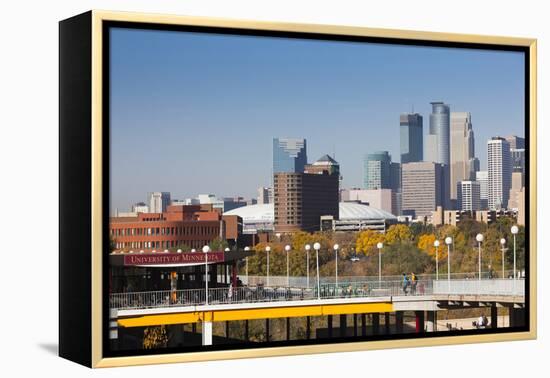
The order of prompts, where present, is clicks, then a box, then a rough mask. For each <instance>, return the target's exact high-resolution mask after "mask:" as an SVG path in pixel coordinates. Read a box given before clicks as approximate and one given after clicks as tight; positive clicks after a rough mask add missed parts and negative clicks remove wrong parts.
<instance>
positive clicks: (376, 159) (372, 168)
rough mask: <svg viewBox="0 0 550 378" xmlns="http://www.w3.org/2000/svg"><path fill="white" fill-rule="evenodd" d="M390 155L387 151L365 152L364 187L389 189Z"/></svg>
mask: <svg viewBox="0 0 550 378" xmlns="http://www.w3.org/2000/svg"><path fill="white" fill-rule="evenodd" d="M390 170H391V156H390V154H389V153H388V151H377V152H374V153H370V154H367V155H366V156H365V161H364V173H363V174H364V176H363V186H364V187H365V189H391V172H390Z"/></svg>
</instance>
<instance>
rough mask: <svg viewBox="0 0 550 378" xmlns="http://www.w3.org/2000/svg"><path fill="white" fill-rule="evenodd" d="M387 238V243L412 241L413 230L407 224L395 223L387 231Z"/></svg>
mask: <svg viewBox="0 0 550 378" xmlns="http://www.w3.org/2000/svg"><path fill="white" fill-rule="evenodd" d="M385 239H386V243H387V244H400V243H404V242H410V241H411V240H412V234H411V230H410V228H409V227H408V226H407V225H405V224H394V225H392V226H390V228H388V231H386V237H385Z"/></svg>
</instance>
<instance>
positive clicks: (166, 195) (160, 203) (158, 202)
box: [148, 192, 170, 213]
mask: <svg viewBox="0 0 550 378" xmlns="http://www.w3.org/2000/svg"><path fill="white" fill-rule="evenodd" d="M148 198H149V212H150V213H163V212H165V211H166V207H168V206H169V205H170V192H150V193H149V195H148Z"/></svg>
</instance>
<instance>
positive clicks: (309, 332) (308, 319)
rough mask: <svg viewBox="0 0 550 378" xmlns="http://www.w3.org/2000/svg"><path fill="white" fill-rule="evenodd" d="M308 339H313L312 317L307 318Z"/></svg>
mask: <svg viewBox="0 0 550 378" xmlns="http://www.w3.org/2000/svg"><path fill="white" fill-rule="evenodd" d="M306 339H307V340H309V339H311V317H309V316H307V317H306Z"/></svg>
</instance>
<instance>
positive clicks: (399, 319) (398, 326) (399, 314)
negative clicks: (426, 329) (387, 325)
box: [395, 311, 403, 334]
mask: <svg viewBox="0 0 550 378" xmlns="http://www.w3.org/2000/svg"><path fill="white" fill-rule="evenodd" d="M395 332H396V333H398V334H400V333H403V311H396V312H395Z"/></svg>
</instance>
